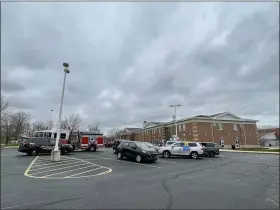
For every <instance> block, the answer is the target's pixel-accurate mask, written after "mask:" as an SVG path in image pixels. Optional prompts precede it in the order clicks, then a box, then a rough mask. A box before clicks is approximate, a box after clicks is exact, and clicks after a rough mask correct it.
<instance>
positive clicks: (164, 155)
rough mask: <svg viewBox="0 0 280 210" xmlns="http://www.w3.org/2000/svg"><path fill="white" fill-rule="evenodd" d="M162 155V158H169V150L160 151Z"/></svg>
mask: <svg viewBox="0 0 280 210" xmlns="http://www.w3.org/2000/svg"><path fill="white" fill-rule="evenodd" d="M162 156H163V157H164V158H169V157H170V152H169V151H164V152H163V153H162Z"/></svg>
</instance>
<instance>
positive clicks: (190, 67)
mask: <svg viewBox="0 0 280 210" xmlns="http://www.w3.org/2000/svg"><path fill="white" fill-rule="evenodd" d="M1 16H2V18H1V21H2V23H1V50H2V51H1V59H2V62H1V68H2V69H1V94H2V95H4V96H6V97H7V98H8V99H9V100H10V101H11V105H12V108H13V109H14V110H23V111H27V112H30V113H31V114H32V116H33V117H34V118H33V120H48V119H49V110H50V109H54V110H55V112H54V114H53V118H54V119H55V120H57V118H58V111H59V104H60V97H61V89H62V82H63V67H62V63H63V62H69V64H70V71H71V72H70V74H69V75H67V81H66V91H65V100H64V102H65V104H64V109H63V115H64V116H65V115H68V114H69V113H71V112H76V113H80V114H81V116H82V117H83V125H82V126H83V127H85V128H86V127H87V124H88V123H92V122H95V121H98V122H99V123H100V124H101V126H102V128H103V130H104V131H106V130H107V129H108V128H113V127H121V126H122V127H133V126H136V127H139V126H142V123H143V121H144V120H147V121H166V120H167V121H169V120H171V118H172V115H173V114H174V110H173V109H171V108H169V107H168V105H170V104H173V103H180V104H182V105H183V106H182V107H180V109H179V110H178V118H184V117H189V116H193V115H196V114H213V113H216V112H223V111H230V112H232V113H234V114H236V115H239V116H241V117H246V118H251V119H256V120H260V123H261V124H272V125H279V89H278V88H279V6H278V4H277V3H241V2H240V3H226V2H225V3H190V2H189V3H178V2H177V3H163V2H162V3H140V2H138V3H135V2H134V3H85V2H84V3H78V2H76V3H69V2H68V3H50V2H49V3H47V2H45V3H33V2H32V3H31V2H30V3H19V2H14V3H9V2H2V12H1Z"/></svg>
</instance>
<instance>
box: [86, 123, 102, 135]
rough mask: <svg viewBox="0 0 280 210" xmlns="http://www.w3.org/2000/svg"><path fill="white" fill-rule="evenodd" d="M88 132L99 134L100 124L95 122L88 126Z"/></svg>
mask: <svg viewBox="0 0 280 210" xmlns="http://www.w3.org/2000/svg"><path fill="white" fill-rule="evenodd" d="M88 130H89V131H94V132H96V133H100V124H99V123H98V122H95V123H93V124H89V125H88Z"/></svg>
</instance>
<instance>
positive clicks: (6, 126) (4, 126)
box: [1, 112, 14, 145]
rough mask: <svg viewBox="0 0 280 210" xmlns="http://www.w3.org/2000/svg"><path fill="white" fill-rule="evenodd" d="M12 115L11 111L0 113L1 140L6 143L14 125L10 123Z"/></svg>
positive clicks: (9, 138) (11, 135)
mask: <svg viewBox="0 0 280 210" xmlns="http://www.w3.org/2000/svg"><path fill="white" fill-rule="evenodd" d="M12 115H13V114H12V113H11V112H5V113H3V114H2V113H1V140H4V141H5V144H6V145H7V144H8V143H9V142H10V141H11V140H12V137H13V131H14V127H13V123H12V118H13V117H12ZM2 138H3V139H2Z"/></svg>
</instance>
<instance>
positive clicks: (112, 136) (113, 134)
mask: <svg viewBox="0 0 280 210" xmlns="http://www.w3.org/2000/svg"><path fill="white" fill-rule="evenodd" d="M118 132H119V129H118V128H112V129H110V130H109V131H108V132H107V136H108V137H109V138H110V139H116V138H117V135H118Z"/></svg>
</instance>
